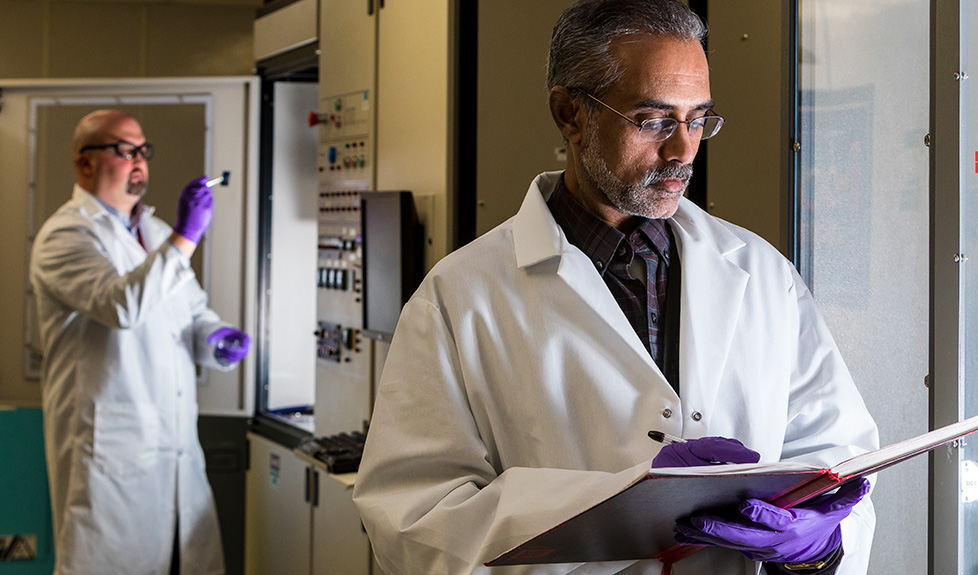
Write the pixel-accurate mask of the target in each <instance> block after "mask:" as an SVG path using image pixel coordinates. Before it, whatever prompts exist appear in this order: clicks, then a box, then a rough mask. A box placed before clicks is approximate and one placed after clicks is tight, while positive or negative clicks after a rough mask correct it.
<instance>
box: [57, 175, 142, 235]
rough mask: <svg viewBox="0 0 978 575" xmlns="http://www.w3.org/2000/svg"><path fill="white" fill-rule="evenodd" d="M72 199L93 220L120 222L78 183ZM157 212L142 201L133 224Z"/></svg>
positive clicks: (72, 193)
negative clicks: (105, 219)
mask: <svg viewBox="0 0 978 575" xmlns="http://www.w3.org/2000/svg"><path fill="white" fill-rule="evenodd" d="M71 199H72V201H74V202H77V203H79V204H81V207H82V209H84V210H85V212H86V213H87V214H88V217H90V218H91V219H93V220H95V219H97V218H103V217H109V218H112V219H113V220H116V221H119V218H116V217H115V216H113V215H112V213H111V212H109V210H107V209H106V208H105V206H103V205H102V202H100V201H98V199H97V198H96V197H95V194H93V193H92V192H89V191H88V190H86V189H85V188H83V187H81V186H80V185H79V184H77V183H76V184H75V187H74V189H73V190H72V192H71ZM139 206H141V207H139ZM155 211H156V208H155V207H153V206H150V205H147V204H145V203H143V202H142V201H140V202H139V204H137V208H136V212H137V213H138V218H133V220H132V221H133V224H136V223H137V222H138V221H140V220H142V219H143V218H149V217H151V216H152V215H153V213H154V212H155ZM119 224H120V225H122V222H121V221H119ZM123 227H125V226H123Z"/></svg>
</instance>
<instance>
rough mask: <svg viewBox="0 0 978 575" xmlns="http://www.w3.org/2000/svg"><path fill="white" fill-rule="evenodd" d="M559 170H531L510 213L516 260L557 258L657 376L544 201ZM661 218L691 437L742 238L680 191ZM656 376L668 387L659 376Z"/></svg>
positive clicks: (711, 387) (713, 372)
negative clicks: (671, 251)
mask: <svg viewBox="0 0 978 575" xmlns="http://www.w3.org/2000/svg"><path fill="white" fill-rule="evenodd" d="M561 174H562V172H546V173H543V174H540V175H539V176H537V177H536V179H534V181H533V183H532V184H531V185H530V190H529V192H528V193H527V195H526V198H525V199H524V201H523V205H522V206H521V207H520V210H519V212H517V214H516V216H515V217H514V218H513V242H514V248H515V252H516V264H517V266H518V267H519V268H521V269H523V268H529V267H532V266H535V265H537V264H540V263H543V262H545V261H548V260H551V259H553V258H560V261H559V264H558V265H557V266H556V267H555V269H556V270H557V274H558V275H559V276H561V277H562V278H563V279H564V280H565V281H567V283H568V284H569V285H570V287H571V288H572V289H574V290H575V291H576V292H578V293H579V294H581V296H582V298H583V299H584V301H586V302H588V305H590V306H591V307H592V308H594V310H595V312H596V313H597V314H598V316H599V317H601V318H603V319H604V320H605V321H607V322H609V323H610V324H611V325H612V326H613V327H614V328H615V330H616V331H617V332H618V333H620V334H622V336H623V338H624V339H625V340H626V341H627V342H628V344H629V345H630V346H631V347H632V348H633V349H634V350H635V351H636V353H638V354H639V355H640V356H641V357H642V358H644V360H645V361H647V363H648V364H649V365H650V366H651V367H652V369H653V370H654V371H655V373H657V374H658V375H659V376H660V377H661V376H662V374H661V372H660V371H659V370H658V368H657V367H656V366H655V363H654V362H653V361H652V358H651V357H650V356H649V354H648V351H647V350H646V349H645V346H644V345H643V344H642V342H641V340H640V339H639V338H638V336H637V335H635V331H634V330H633V329H632V327H631V324H629V323H628V319H627V318H626V317H625V315H624V313H623V312H622V311H621V308H620V307H619V306H618V303H617V302H616V301H615V299H614V297H613V296H612V295H611V292H610V291H609V290H607V288H606V286H605V285H604V282H603V280H602V279H601V277H600V275H598V273H597V271H596V270H594V269H593V264H592V263H591V262H590V261H589V260H588V259H587V258H586V257H584V256H583V253H581V252H580V250H577V249H576V248H574V246H573V245H571V244H570V242H569V241H568V240H567V238H566V236H565V235H564V233H563V231H562V230H561V229H560V227H559V226H558V225H557V223H556V221H555V220H554V218H553V216H552V215H551V213H550V209H549V208H548V207H547V203H546V202H547V198H549V196H550V194H551V193H553V190H554V188H555V187H556V185H557V181H558V180H559V178H560V176H561ZM668 221H669V225H670V226H671V229H672V231H673V235H674V237H675V239H676V244H677V245H676V248H677V249H678V250H679V251H678V253H679V254H680V257H681V258H682V266H681V269H682V298H681V303H680V334H679V336H680V360H679V363H680V366H679V373H680V390H681V392H682V398H683V402H682V403H683V410H684V411H690V413H684V418H683V421H684V422H685V423H686V425H696V426H697V427H702V429H701V430H700V429H691V430H689V434H690V435H691V436H693V437H696V436H698V435H700V432H701V431H705V430H708V429H709V421H710V418H711V415H712V413H713V408H714V406H715V403H716V396H717V391H718V390H719V386H720V378H721V376H722V374H723V369H724V364H725V363H726V358H727V353H728V352H729V350H730V346H731V344H732V343H733V337H734V331H735V329H736V325H737V319H738V318H739V316H740V309H741V306H742V305H743V300H744V293H745V292H746V288H747V281H748V279H749V277H750V275H749V274H748V273H747V271H745V270H744V269H743V268H741V267H740V266H739V265H738V264H737V263H735V262H734V261H733V260H732V259H730V258H729V256H730V255H731V254H733V253H735V252H736V251H738V250H740V249H742V248H744V247H745V245H746V244H745V242H744V241H743V240H742V239H741V238H740V237H738V236H737V235H736V234H734V233H733V232H732V231H731V230H730V229H729V228H728V227H727V226H726V225H725V224H724V223H722V222H721V221H719V220H717V219H716V218H714V217H712V216H710V215H708V214H706V213H705V212H703V211H702V210H701V209H700V208H698V207H697V206H696V205H695V204H693V203H692V202H690V201H689V200H687V199H686V198H681V199H680V202H679V208H678V209H677V211H676V214H675V215H674V216H673V217H672V218H669V220H668ZM576 256H580V257H576ZM588 268H590V270H589V269H588ZM692 302H695V304H693V303H692ZM662 381H663V384H664V385H666V386H668V383H666V380H665V378H664V377H662ZM692 411H698V412H699V413H700V414H701V415H702V418H701V419H700V420H699V421H695V423H694V420H693V419H691V418H690V417H689V416H690V415H691V412H692Z"/></svg>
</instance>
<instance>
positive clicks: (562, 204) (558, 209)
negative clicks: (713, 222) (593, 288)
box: [547, 176, 671, 276]
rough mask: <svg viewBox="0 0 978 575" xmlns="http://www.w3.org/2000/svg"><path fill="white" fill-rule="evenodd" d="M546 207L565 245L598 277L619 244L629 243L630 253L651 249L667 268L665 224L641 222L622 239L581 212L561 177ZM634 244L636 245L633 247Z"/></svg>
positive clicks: (585, 211)
mask: <svg viewBox="0 0 978 575" xmlns="http://www.w3.org/2000/svg"><path fill="white" fill-rule="evenodd" d="M547 207H549V208H550V212H551V213H552V214H553V216H554V220H556V221H557V225H559V226H560V227H561V229H563V230H564V233H565V234H566V235H567V239H568V241H570V243H572V244H574V245H575V246H577V247H578V248H579V249H580V250H581V251H583V252H584V255H586V256H587V257H588V258H590V260H591V262H592V263H593V264H594V267H595V268H596V269H597V270H598V273H600V274H601V275H602V276H603V275H604V272H605V270H606V269H608V264H609V262H611V260H612V259H613V258H614V257H615V254H616V252H617V251H618V247H619V245H621V243H622V242H623V241H624V242H625V243H626V244H628V243H631V244H632V245H631V247H632V249H633V250H636V251H639V250H641V249H643V248H645V249H653V250H654V251H655V252H656V254H657V255H658V256H659V258H661V260H662V261H664V262H665V264H666V265H667V266H668V265H669V255H670V249H669V248H670V243H671V235H670V234H669V232H668V230H667V227H666V226H667V224H666V222H665V220H662V219H650V218H641V222H640V223H639V225H638V226H636V228H635V230H634V231H633V232H632V233H631V234H630V236H629V237H627V238H626V236H625V234H624V233H622V232H620V231H618V230H617V229H616V228H614V227H613V226H610V225H608V224H607V223H606V222H605V221H604V220H602V219H601V218H599V217H598V216H596V215H594V214H592V213H591V212H589V211H587V210H586V209H584V207H582V206H581V205H580V204H579V203H578V202H577V200H575V199H574V196H573V194H571V192H570V190H568V189H567V186H566V185H565V184H564V178H563V176H561V178H560V180H559V181H558V182H557V186H556V187H555V188H554V191H553V193H552V194H551V195H550V199H548V200H547ZM629 240H631V241H629ZM636 243H639V245H635V244H636ZM643 244H644V245H643Z"/></svg>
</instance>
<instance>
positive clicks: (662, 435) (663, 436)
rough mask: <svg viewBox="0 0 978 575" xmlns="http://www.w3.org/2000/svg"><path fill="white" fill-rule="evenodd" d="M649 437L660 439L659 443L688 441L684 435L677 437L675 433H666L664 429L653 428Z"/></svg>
mask: <svg viewBox="0 0 978 575" xmlns="http://www.w3.org/2000/svg"><path fill="white" fill-rule="evenodd" d="M649 437H650V438H651V439H654V440H655V441H658V442H659V443H665V444H669V443H686V440H685V439H683V438H682V437H676V436H675V435H669V434H668V433H666V432H664V431H655V430H652V431H650V432H649Z"/></svg>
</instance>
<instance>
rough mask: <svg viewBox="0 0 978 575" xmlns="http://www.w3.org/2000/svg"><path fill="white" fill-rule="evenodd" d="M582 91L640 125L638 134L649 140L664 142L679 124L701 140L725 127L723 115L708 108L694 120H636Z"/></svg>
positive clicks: (589, 96)
mask: <svg viewBox="0 0 978 575" xmlns="http://www.w3.org/2000/svg"><path fill="white" fill-rule="evenodd" d="M581 92H584V95H585V96H587V97H588V98H591V99H592V100H594V101H595V102H597V103H599V104H601V105H602V106H604V107H605V108H608V109H609V110H611V111H612V112H614V113H616V114H618V115H619V116H621V117H622V118H625V119H626V120H628V122H629V123H631V124H632V125H634V126H636V127H638V136H639V137H640V138H642V139H643V140H645V141H647V142H664V141H666V140H668V139H669V136H671V135H672V134H673V132H675V131H676V128H677V127H678V126H679V124H686V130H687V131H688V132H689V136H690V137H691V138H697V139H700V140H708V139H710V138H712V137H713V136H716V135H717V132H719V131H720V128H722V127H723V116H717V115H716V112H714V111H713V110H707V112H706V115H705V116H700V117H699V118H693V119H692V120H685V121H680V120H677V119H675V118H649V119H648V120H643V121H641V122H636V121H635V120H633V119H631V118H629V117H628V116H626V115H625V114H622V113H621V112H619V111H618V110H616V109H614V108H612V107H611V106H609V105H608V104H605V103H604V102H602V101H601V100H599V99H597V98H595V97H594V96H592V95H591V94H589V93H587V92H586V91H584V90H581Z"/></svg>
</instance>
